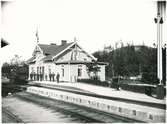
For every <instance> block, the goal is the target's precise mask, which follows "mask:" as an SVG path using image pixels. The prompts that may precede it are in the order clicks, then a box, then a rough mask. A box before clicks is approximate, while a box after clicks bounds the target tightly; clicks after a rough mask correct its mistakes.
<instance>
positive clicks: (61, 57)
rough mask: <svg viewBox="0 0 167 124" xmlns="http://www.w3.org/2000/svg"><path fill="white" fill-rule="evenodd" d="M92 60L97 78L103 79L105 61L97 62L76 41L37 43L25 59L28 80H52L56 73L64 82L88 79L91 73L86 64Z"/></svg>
mask: <svg viewBox="0 0 167 124" xmlns="http://www.w3.org/2000/svg"><path fill="white" fill-rule="evenodd" d="M94 62H96V63H97V65H98V67H99V71H98V72H97V77H98V79H99V80H101V81H105V66H106V63H104V62H97V58H95V57H94V56H93V55H91V54H89V53H88V52H86V51H85V50H84V49H82V48H81V47H80V46H79V45H78V44H77V42H70V43H67V41H65V40H62V41H61V43H60V45H57V44H53V43H52V44H49V45H47V44H39V43H37V45H36V47H35V49H34V51H33V53H32V57H31V58H30V59H29V60H28V61H27V63H28V65H29V80H37V81H54V80H55V79H56V76H57V75H60V77H59V79H60V81H64V82H76V81H77V80H78V79H90V78H92V76H93V73H91V72H89V71H88V66H87V64H90V63H94Z"/></svg>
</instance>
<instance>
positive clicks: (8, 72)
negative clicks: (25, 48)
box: [2, 55, 28, 83]
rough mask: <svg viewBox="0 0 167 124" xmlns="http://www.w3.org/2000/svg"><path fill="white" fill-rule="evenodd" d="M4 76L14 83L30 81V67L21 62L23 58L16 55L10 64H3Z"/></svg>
mask: <svg viewBox="0 0 167 124" xmlns="http://www.w3.org/2000/svg"><path fill="white" fill-rule="evenodd" d="M2 75H3V76H5V77H7V78H9V79H10V81H11V82H13V83H23V82H25V81H26V79H28V65H27V64H26V63H25V61H22V60H21V57H19V56H18V55H15V56H14V58H13V59H12V60H11V61H10V62H9V63H7V62H6V63H4V64H3V66H2Z"/></svg>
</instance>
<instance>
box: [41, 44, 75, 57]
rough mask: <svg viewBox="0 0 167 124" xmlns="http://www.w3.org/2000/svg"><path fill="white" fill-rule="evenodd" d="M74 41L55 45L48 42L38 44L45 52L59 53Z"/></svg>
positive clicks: (50, 53)
mask: <svg viewBox="0 0 167 124" xmlns="http://www.w3.org/2000/svg"><path fill="white" fill-rule="evenodd" d="M72 43H74V42H71V43H67V44H64V45H55V44H51V45H47V44H38V46H39V47H40V48H41V50H42V51H43V54H44V55H45V54H48V55H53V56H55V55H57V54H58V53H59V52H61V51H63V50H64V49H66V48H67V47H68V46H70V45H71V44H72Z"/></svg>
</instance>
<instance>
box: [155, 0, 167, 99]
mask: <svg viewBox="0 0 167 124" xmlns="http://www.w3.org/2000/svg"><path fill="white" fill-rule="evenodd" d="M165 9H166V1H157V18H154V21H155V23H156V24H157V78H158V79H159V82H158V83H159V84H158V86H157V97H158V98H160V99H162V98H164V87H163V67H162V66H163V63H162V42H163V35H162V34H163V32H162V27H163V23H164V19H165V18H164V17H165ZM163 18H164V19H163Z"/></svg>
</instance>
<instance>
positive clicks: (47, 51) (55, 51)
mask: <svg viewBox="0 0 167 124" xmlns="http://www.w3.org/2000/svg"><path fill="white" fill-rule="evenodd" d="M75 44H76V42H71V43H66V44H63V45H56V44H50V45H47V44H38V45H37V46H38V47H39V48H40V50H41V52H42V53H43V54H44V55H45V57H44V58H43V59H42V60H43V61H52V60H53V59H55V58H57V57H58V56H60V55H61V54H62V53H64V52H65V51H67V50H68V49H69V48H71V47H72V46H73V45H75ZM79 47H80V46H79ZM80 48H81V47H80ZM81 49H82V48H81ZM85 53H86V52H85ZM87 55H89V56H90V57H91V58H93V59H94V60H96V58H95V57H94V56H92V55H91V54H88V53H87ZM35 61H36V60H35V58H34V57H32V58H31V59H29V60H28V63H32V62H35Z"/></svg>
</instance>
